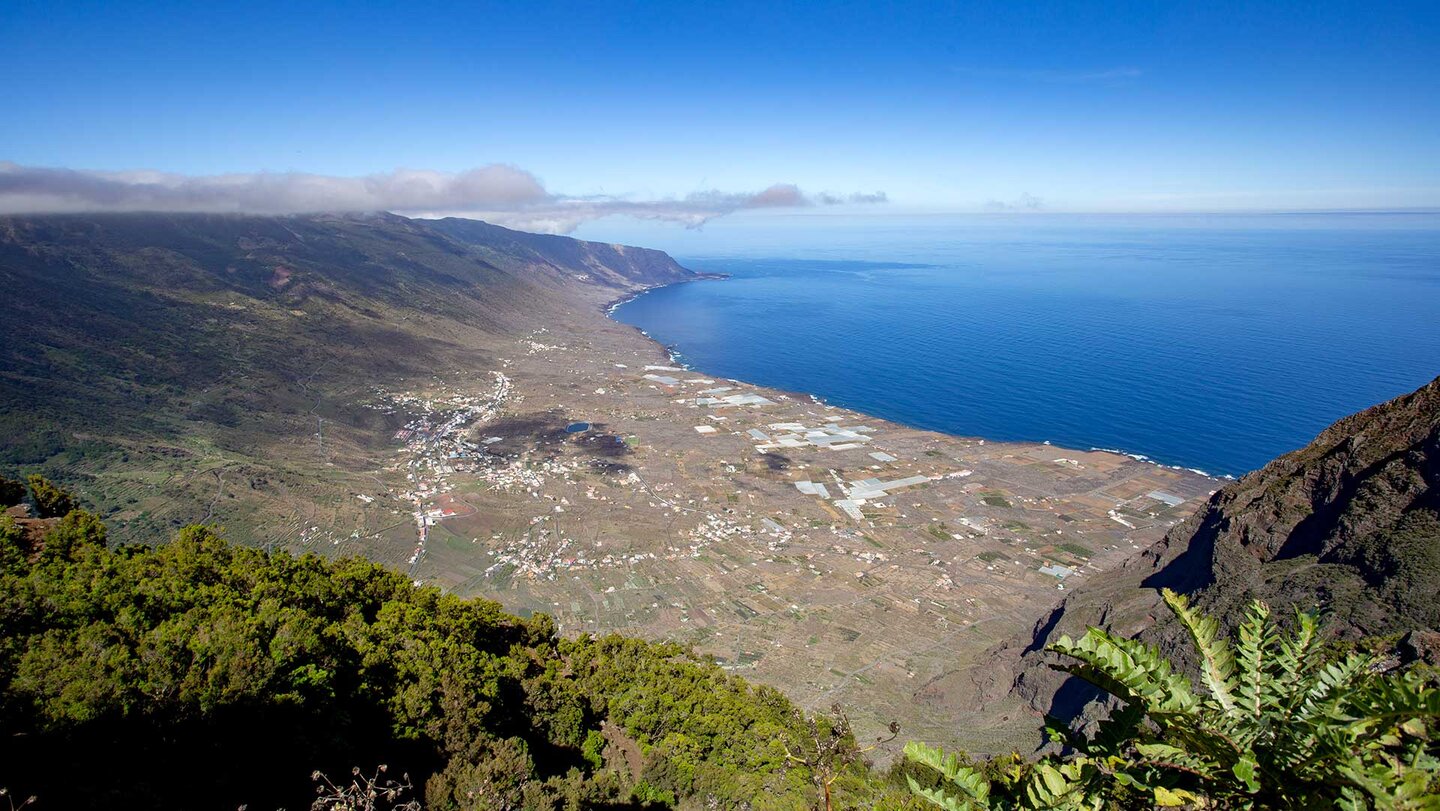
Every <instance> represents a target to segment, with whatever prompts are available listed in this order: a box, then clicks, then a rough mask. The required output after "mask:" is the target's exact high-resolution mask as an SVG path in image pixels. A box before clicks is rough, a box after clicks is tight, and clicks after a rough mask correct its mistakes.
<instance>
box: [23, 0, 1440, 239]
mask: <svg viewBox="0 0 1440 811" xmlns="http://www.w3.org/2000/svg"><path fill="white" fill-rule="evenodd" d="M0 77H3V83H0V84H3V86H0V110H3V113H0V161H11V162H14V163H16V164H20V165H23V166H37V167H68V168H77V169H99V170H131V169H156V170H161V171H166V172H177V173H184V174H205V175H208V174H216V173H225V172H254V171H260V170H266V171H282V172H283V171H291V170H295V171H303V172H313V173H318V174H326V175H346V176H350V175H363V174H369V173H374V172H384V171H389V170H393V169H395V168H397V167H405V168H415V169H434V170H440V171H446V172H453V171H460V170H464V169H467V168H470V167H475V166H481V165H485V164H491V163H508V164H514V165H516V166H518V167H520V168H523V169H525V170H527V171H529V172H532V173H534V174H535V175H536V176H537V177H538V178H539V179H540V180H541V181H542V182H543V183H544V185H545V187H546V188H547V189H549V190H551V191H558V192H563V193H564V194H566V195H589V194H611V195H617V194H618V195H630V196H635V197H637V198H647V199H649V198H658V197H668V196H678V195H685V194H689V193H692V192H696V191H699V190H705V189H720V190H722V191H733V192H747V191H755V190H758V189H762V188H765V187H767V186H769V185H771V184H774V183H794V184H798V185H799V186H800V187H801V188H802V189H804V190H805V191H806V192H822V191H829V192H835V193H845V194H848V193H852V192H873V191H884V192H886V193H887V194H888V196H889V198H890V200H891V202H890V204H888V206H889V208H891V209H895V210H908V209H935V210H976V209H980V208H982V207H984V206H985V205H986V204H987V203H991V204H992V205H993V204H994V202H996V201H998V202H1000V203H1005V204H1009V205H1020V206H1023V205H1024V204H1025V203H1024V201H1025V200H1026V199H1030V198H1027V197H1025V196H1026V195H1029V196H1031V197H1033V198H1034V199H1037V200H1038V201H1040V205H1042V206H1043V207H1044V208H1046V209H1048V210H1057V211H1058V210H1102V211H1111V210H1135V211H1146V210H1156V209H1161V210H1174V209H1182V210H1225V209H1236V208H1242V209H1244V208H1250V209H1276V208H1281V209H1284V208H1306V209H1312V208H1322V209H1324V208H1389V207H1417V206H1418V207H1440V3H1435V2H1428V3H1405V2H1398V3H1376V2H1368V3H1326V2H1314V3H1281V2H1272V3H1253V4H1233V5H1232V4H1226V3H1194V4H1182V3H1166V2H1151V3H1135V4H1125V3H1067V4H1045V3H1021V2H1015V1H1014V0H1009V1H1008V2H997V3H968V4H966V3H945V4H908V3H874V4H849V3H833V2H832V3H815V4H799V3H797V4H790V3H769V2H767V3H754V4H748V3H746V4H740V3H729V4H723V3H705V4H684V3H676V2H664V3H661V2H657V3H649V4H640V3H634V4H628V3H594V4H583V5H582V4H579V3H575V4H550V3H536V2H510V3H503V4H486V3H466V4H453V5H441V4H431V3H421V2H406V3H367V4H363V6H362V5H361V4H351V3H344V4H341V3H336V4H333V5H327V4H324V3H283V4H268V3H264V2H251V3H244V4H237V5H234V6H229V5H227V4H222V3H215V4H210V3H173V4H168V3H146V4H134V3H115V2H105V3H89V4H80V3H66V2H54V1H53V0H52V1H51V2H40V3H32V2H23V1H22V2H17V0H6V2H5V3H4V10H3V12H0Z"/></svg>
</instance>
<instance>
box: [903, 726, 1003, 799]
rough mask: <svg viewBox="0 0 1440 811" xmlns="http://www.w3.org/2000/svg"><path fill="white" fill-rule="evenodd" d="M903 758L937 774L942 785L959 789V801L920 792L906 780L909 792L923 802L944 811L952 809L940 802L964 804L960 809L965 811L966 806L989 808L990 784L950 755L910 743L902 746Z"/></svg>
mask: <svg viewBox="0 0 1440 811" xmlns="http://www.w3.org/2000/svg"><path fill="white" fill-rule="evenodd" d="M905 758H906V759H907V760H909V761H911V762H913V763H918V764H920V765H921V766H926V767H928V768H930V769H932V770H934V771H936V772H939V773H940V776H941V778H943V779H944V780H945V782H946V783H948V784H950V785H951V786H954V787H955V788H957V789H959V790H960V792H961V793H962V796H961V797H959V798H953V797H951V796H950V795H949V794H946V793H945V792H944V791H943V790H942V791H935V790H928V789H921V788H920V785H919V784H918V783H917V782H915V778H913V777H911V778H907V779H908V780H909V782H910V788H911V790H913V791H914V792H915V793H917V794H919V795H920V796H922V797H924V798H925V799H927V800H930V801H931V802H933V803H935V804H936V805H939V806H940V807H941V808H947V809H949V808H952V806H950V805H947V804H946V803H945V802H942V799H948V800H950V801H958V802H962V803H965V805H962V806H960V808H969V807H970V804H977V806H978V807H980V808H986V807H988V806H989V801H990V781H989V780H987V779H986V778H985V775H983V774H981V773H980V772H979V770H977V769H973V768H971V767H969V766H966V765H965V764H963V763H961V762H960V759H959V758H957V757H955V756H954V755H947V754H945V752H944V751H943V750H941V749H938V748H936V747H933V746H927V745H926V744H923V743H920V742H919V741H910V742H909V743H907V744H905ZM937 798H938V799H937Z"/></svg>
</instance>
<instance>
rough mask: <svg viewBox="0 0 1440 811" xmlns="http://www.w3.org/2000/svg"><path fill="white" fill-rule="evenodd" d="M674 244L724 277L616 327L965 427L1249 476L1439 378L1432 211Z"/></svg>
mask: <svg viewBox="0 0 1440 811" xmlns="http://www.w3.org/2000/svg"><path fill="white" fill-rule="evenodd" d="M747 229H748V230H747ZM639 238H640V237H637V239H639ZM669 240H670V241H671V242H672V243H674V244H672V245H668V246H667V245H663V244H662V245H661V246H660V247H669V248H670V250H671V252H672V253H673V254H675V255H676V256H677V258H679V259H680V261H681V262H682V263H683V264H685V265H686V266H687V267H690V268H693V269H695V270H702V271H715V272H721V273H728V274H730V275H731V277H732V278H730V279H728V280H725V281H704V282H694V283H689V284H683V285H676V286H672V287H667V288H663V289H658V290H654V291H651V292H648V293H646V294H644V295H641V296H639V297H638V298H636V299H635V300H633V301H631V302H629V303H626V304H624V305H622V306H620V307H619V308H618V309H617V310H616V312H615V313H614V315H615V317H616V318H617V319H619V320H620V321H623V322H625V323H627V324H633V325H635V326H637V327H639V328H641V329H643V330H645V331H646V332H647V333H648V334H649V335H650V336H652V337H653V338H655V339H656V340H657V341H659V342H661V343H663V344H666V345H669V346H672V347H673V348H674V350H675V352H676V354H677V357H678V359H680V360H681V361H683V362H685V363H687V364H689V365H691V366H693V367H694V368H696V369H698V370H702V371H703V372H705V373H706V374H710V375H717V376H723V377H733V378H738V379H742V380H747V381H752V382H755V383H760V384H764V385H767V386H774V387H778V388H782V389H787V390H791V391H798V392H808V393H814V394H817V395H819V396H821V397H822V398H824V399H825V400H826V401H828V402H831V403H834V404H837V405H843V406H847V407H850V408H854V409H858V410H860V411H865V412H869V413H872V414H876V415H879V416H882V417H885V418H888V419H891V420H895V421H898V422H902V423H907V424H910V425H914V426H918V427H922V428H929V429H934V430H939V431H946V432H949V433H953V434H960V435H965V436H980V437H986V438H990V439H997V440H1031V441H1045V440H1049V441H1051V442H1054V443H1055V444H1057V445H1061V446H1067V447H1075V448H1092V447H1096V448H1112V449H1119V450H1124V451H1127V452H1131V453H1137V454H1144V455H1145V456H1147V457H1149V458H1151V459H1153V460H1155V461H1156V462H1159V463H1162V464H1168V465H1179V466H1183V467H1190V468H1197V469H1201V470H1205V471H1208V472H1210V473H1214V474H1229V475H1239V474H1242V473H1245V472H1246V471H1249V470H1252V469H1254V468H1257V467H1259V466H1261V465H1263V464H1264V463H1265V462H1267V461H1269V460H1270V459H1272V458H1274V457H1275V456H1278V455H1279V454H1281V453H1284V452H1286V451H1289V450H1293V449H1295V448H1297V447H1300V446H1302V445H1304V444H1305V443H1307V442H1308V441H1309V440H1310V439H1311V438H1313V437H1314V436H1315V434H1316V433H1318V432H1319V431H1320V430H1322V429H1323V428H1325V427H1326V426H1327V425H1329V424H1330V423H1331V422H1333V421H1335V420H1336V419H1338V418H1340V417H1343V416H1345V415H1347V414H1350V413H1352V412H1355V411H1359V410H1361V409H1364V408H1366V407H1368V406H1371V405H1374V404H1376V403H1379V402H1381V401H1384V400H1387V399H1389V398H1391V397H1394V396H1396V395H1398V394H1402V393H1405V392H1408V391H1411V390H1413V389H1415V388H1417V387H1419V386H1420V385H1422V384H1424V383H1426V382H1427V381H1429V380H1431V379H1432V378H1434V377H1435V376H1436V375H1437V374H1440V217H1436V216H1434V215H1306V216H1284V215H1268V216H1258V217H1194V216H1188V217H1176V216H1150V217H1128V218H1118V217H1103V216H1069V217H1066V216H1058V215H1057V216H1033V217H1019V216H1012V217H972V218H957V217H931V218H924V217H917V218H890V219H883V220H881V221H878V222H875V221H862V220H857V221H855V222H853V223H844V222H835V221H832V220H826V219H825V218H818V217H816V218H810V219H805V218H795V219H793V220H789V221H786V222H785V223H781V224H778V225H777V224H775V223H774V222H770V223H767V224H759V225H757V224H750V225H745V226H732V227H730V228H729V229H728V230H726V229H722V228H712V229H711V233H710V234H709V235H707V234H706V233H705V232H701V233H686V234H678V235H675V236H673V237H669ZM656 241H657V240H655V239H653V238H652V239H650V240H649V241H648V242H647V241H641V242H639V244H655V242H656ZM662 241H663V240H662Z"/></svg>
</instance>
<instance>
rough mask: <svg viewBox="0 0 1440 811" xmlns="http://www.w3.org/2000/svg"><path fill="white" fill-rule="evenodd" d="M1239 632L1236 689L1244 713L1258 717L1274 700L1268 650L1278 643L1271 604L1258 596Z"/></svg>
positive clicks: (1251, 716)
mask: <svg viewBox="0 0 1440 811" xmlns="http://www.w3.org/2000/svg"><path fill="white" fill-rule="evenodd" d="M1236 633H1237V634H1238V636H1239V638H1240V644H1239V646H1238V648H1237V650H1238V652H1239V655H1238V657H1237V659H1238V660H1239V665H1240V668H1239V671H1240V672H1239V674H1238V675H1237V679H1236V693H1238V694H1239V696H1240V704H1241V709H1242V710H1243V711H1244V713H1245V714H1246V715H1247V716H1249V717H1250V718H1251V719H1252V720H1259V719H1260V718H1261V717H1263V716H1264V714H1265V707H1266V705H1267V704H1269V703H1271V702H1273V701H1274V697H1273V696H1272V692H1273V690H1272V685H1271V675H1270V672H1269V666H1270V662H1269V654H1270V652H1271V648H1272V647H1274V645H1275V628H1274V626H1273V625H1271V623H1270V607H1269V606H1267V605H1265V604H1264V603H1263V602H1261V601H1259V600H1255V601H1254V602H1252V603H1251V604H1250V609H1249V610H1248V611H1246V612H1245V621H1244V622H1242V623H1240V627H1239V628H1238V629H1236Z"/></svg>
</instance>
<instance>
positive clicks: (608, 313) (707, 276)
mask: <svg viewBox="0 0 1440 811" xmlns="http://www.w3.org/2000/svg"><path fill="white" fill-rule="evenodd" d="M730 278H732V277H731V275H730V274H728V273H701V274H696V277H695V278H691V279H681V280H678V281H673V282H665V283H663V284H653V285H646V286H644V287H642V288H641V289H639V290H635V291H632V292H630V293H627V294H625V295H624V296H621V297H619V298H615V299H612V300H610V301H608V302H607V303H605V304H604V305H603V306H602V307H601V308H600V309H601V312H602V313H603V314H604V315H605V317H606V318H608V319H609V320H611V321H613V322H615V323H616V324H619V325H621V326H623V327H628V328H629V329H632V330H634V331H635V332H636V333H637V334H639V335H640V336H641V337H642V338H644V339H645V340H647V341H649V342H650V343H653V344H654V345H655V346H656V347H658V348H659V349H660V350H661V351H663V352H664V353H665V355H666V357H668V358H669V359H670V361H671V362H672V363H674V364H675V365H678V366H680V367H682V368H684V369H686V370H687V371H694V372H699V373H701V374H709V373H708V372H706V370H704V369H702V368H698V367H695V366H692V365H691V364H690V363H689V362H688V361H685V360H682V359H681V358H682V355H681V354H680V353H679V351H678V349H677V348H676V347H674V346H672V345H667V344H662V343H660V341H659V340H657V339H656V338H655V337H654V336H652V335H651V334H650V333H649V332H647V331H645V330H644V329H642V328H640V327H637V326H635V325H634V324H628V323H626V322H624V321H621V320H619V319H617V318H615V311H616V310H618V309H619V308H620V307H622V306H624V305H626V304H629V303H630V302H632V301H634V300H635V299H637V298H639V297H641V296H643V295H645V294H646V293H650V292H652V291H655V290H661V289H664V288H667V287H678V286H680V285H685V284H691V283H694V282H702V281H724V280H726V279H730ZM724 379H726V380H729V381H730V382H732V383H741V384H744V385H748V386H757V387H761V388H766V389H770V390H772V391H779V392H782V393H784V394H787V395H790V396H792V397H809V398H810V399H811V400H813V401H814V402H816V403H818V404H820V405H824V406H831V407H836V408H843V409H845V410H847V411H852V412H854V413H857V414H862V415H864V416H866V417H868V418H870V419H884V420H886V421H887V422H894V423H896V424H899V425H904V426H906V427H907V428H912V429H915V430H918V431H933V432H934V433H937V434H942V435H945V436H950V437H954V438H956V439H961V440H970V441H987V442H1010V443H1017V444H1026V443H1039V444H1041V445H1051V446H1053V447H1056V448H1062V449H1070V450H1076V451H1080V450H1082V449H1081V448H1079V447H1078V446H1076V447H1071V446H1069V445H1055V444H1054V443H1053V442H1052V441H1051V440H1048V439H1044V440H1041V439H1020V440H997V439H990V438H987V437H982V436H978V435H973V434H960V433H953V432H950V431H944V430H940V429H936V428H928V427H926V426H922V425H916V424H914V423H910V422H906V421H904V420H893V419H891V418H889V417H881V416H879V415H876V414H870V413H868V412H863V411H858V410H856V409H855V408H854V407H852V406H847V405H837V404H832V403H830V402H829V401H828V400H826V399H825V398H824V397H822V396H820V395H819V394H816V393H814V392H801V391H795V390H791V389H785V388H779V387H776V386H769V385H766V386H761V385H760V384H757V383H752V382H750V381H747V380H739V379H736V378H724ZM1083 450H1085V451H1100V452H1104V453H1113V454H1116V455H1119V456H1126V457H1129V458H1130V459H1133V460H1135V461H1137V462H1141V463H1144V464H1148V465H1154V466H1156V467H1159V468H1163V469H1166V470H1175V471H1185V472H1188V473H1194V474H1195V475H1197V476H1203V477H1205V478H1207V479H1216V480H1219V481H1227V482H1229V481H1235V480H1236V479H1238V478H1240V476H1235V475H1233V474H1230V473H1211V472H1209V471H1207V470H1202V469H1200V468H1197V467H1190V466H1187V465H1179V464H1174V465H1172V464H1166V463H1165V462H1162V461H1160V460H1158V459H1155V458H1154V457H1151V456H1149V455H1148V454H1144V453H1138V452H1135V451H1130V450H1125V449H1123V448H1104V447H1099V446H1096V445H1092V446H1089V447H1088V448H1084V449H1083ZM1247 472H1248V471H1247ZM1241 475H1242V476H1243V475H1244V474H1241Z"/></svg>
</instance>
